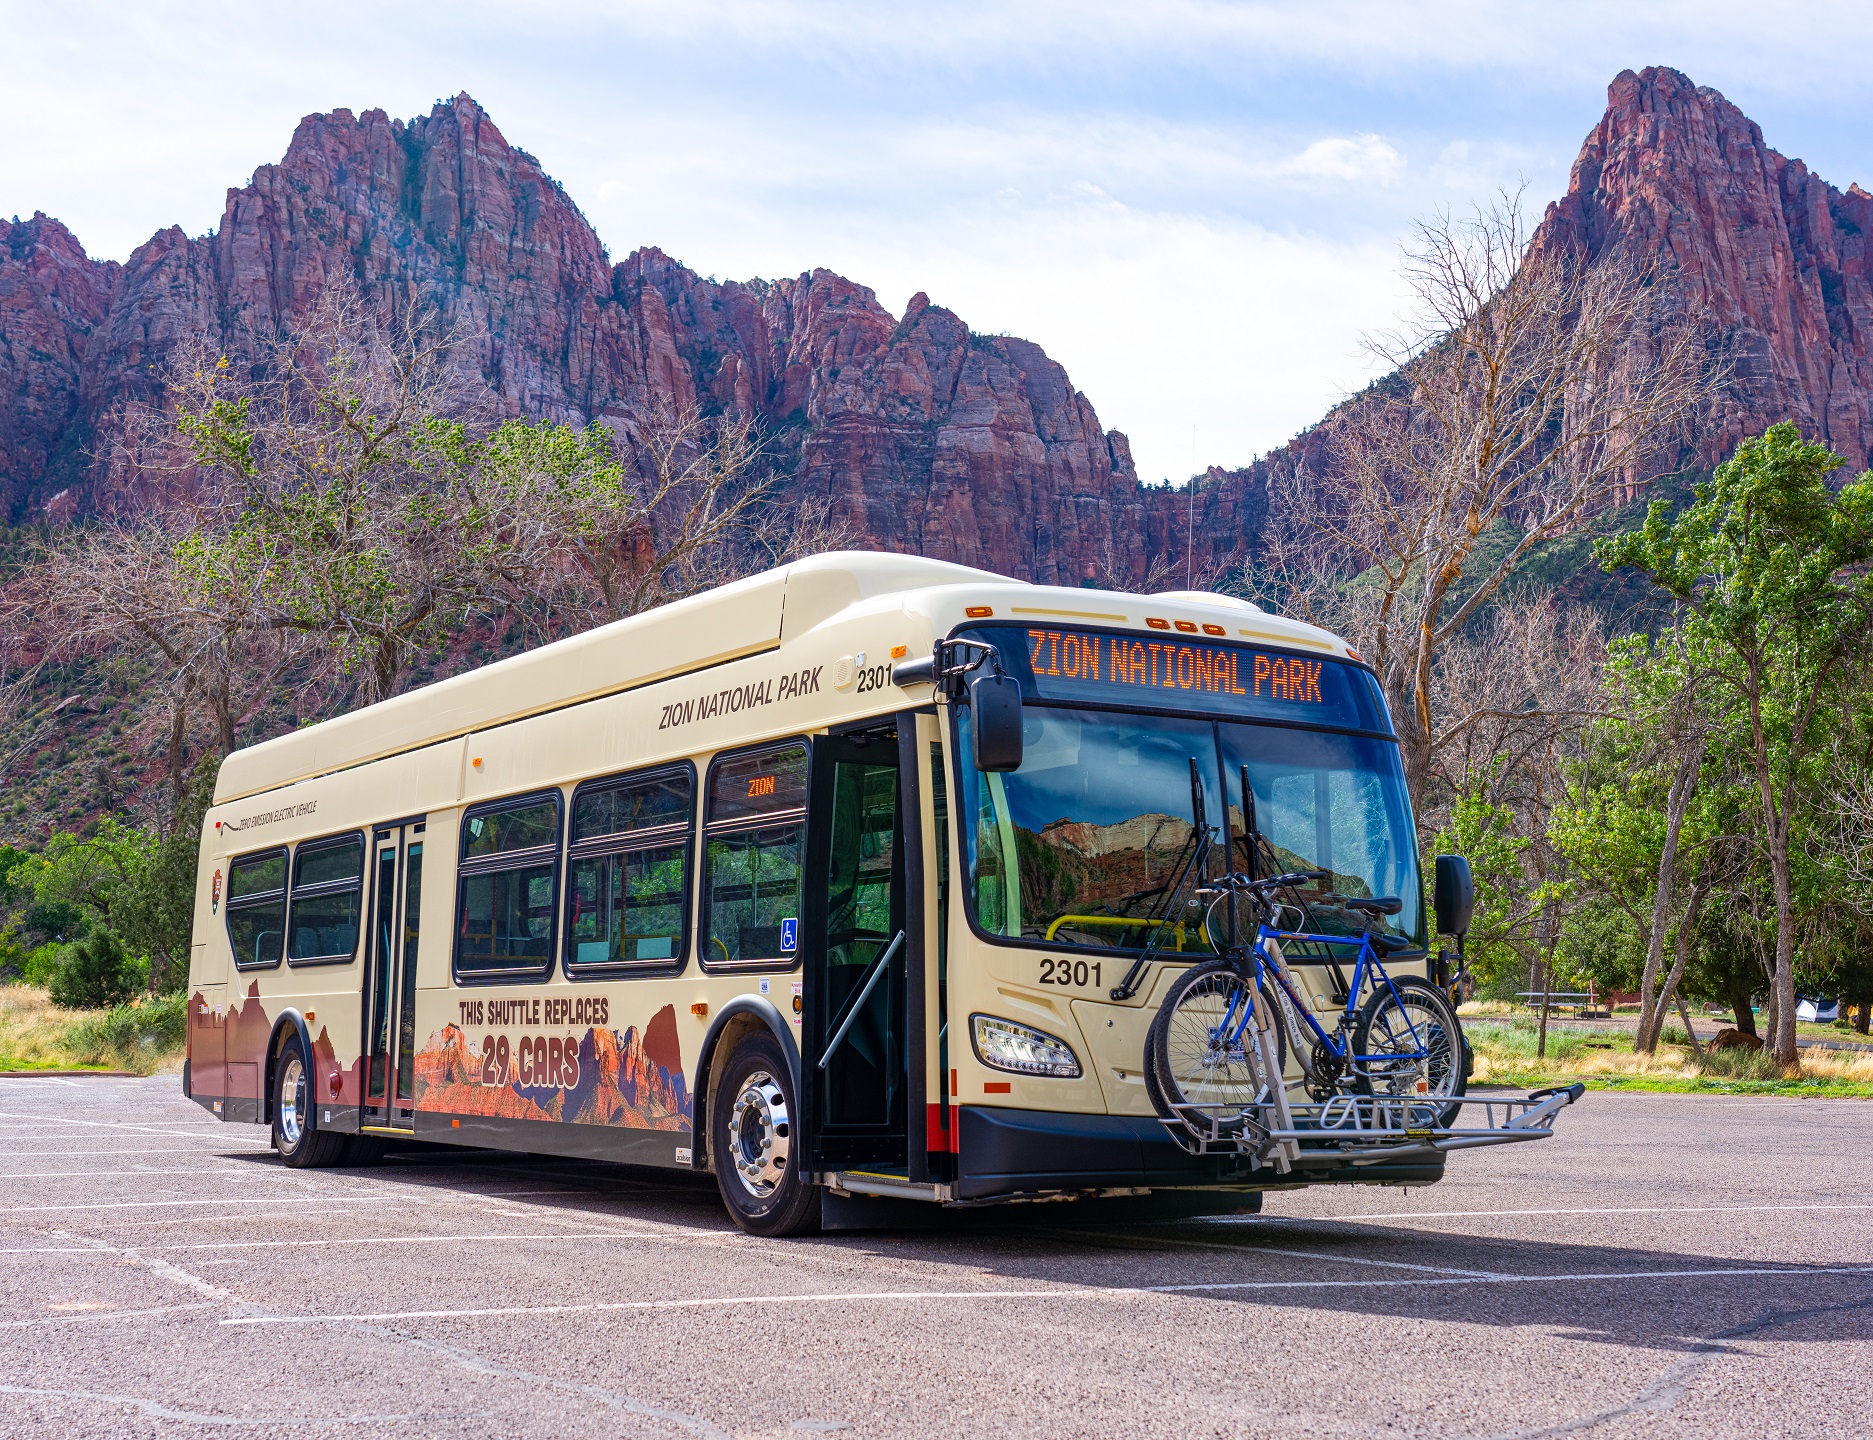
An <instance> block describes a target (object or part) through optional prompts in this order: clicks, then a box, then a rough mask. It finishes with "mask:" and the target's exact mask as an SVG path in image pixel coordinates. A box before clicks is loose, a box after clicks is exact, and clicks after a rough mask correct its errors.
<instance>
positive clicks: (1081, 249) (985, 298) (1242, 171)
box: [0, 0, 1873, 483]
mask: <svg viewBox="0 0 1873 1440" xmlns="http://www.w3.org/2000/svg"><path fill="white" fill-rule="evenodd" d="M1771 20H1773V23H1772V24H1771V23H1769V22H1770V21H1771ZM1869 60H1873V11H1869V10H1867V9H1866V8H1865V7H1854V6H1850V5H1845V4H1841V5H1834V4H1809V5H1797V6H1787V7H1783V8H1780V9H1777V10H1775V11H1773V12H1772V11H1769V10H1765V9H1764V8H1763V7H1761V6H1760V5H1758V4H1750V5H1741V4H1733V3H1728V0H1705V3H1695V4H1693V3H1681V0H1654V3H1651V4H1647V5H1643V6H1640V5H1634V4H1632V3H1630V0H1624V3H1601V0H1570V3H1568V4H1566V5H1525V4H1505V3H1496V4H1468V3H1447V4H1413V3H1408V0H1392V3H1365V0H1341V3H1328V4H1323V3H1311V4H1268V3H1199V0H1161V3H1143V0H1072V3H1052V0H1035V3H1025V4H1024V3H1018V0H1003V3H988V4H979V5H978V4H940V3H928V4H924V5H920V6H917V7H909V6H883V5H877V4H865V3H858V4H847V3H844V0H813V3H796V0H767V3H758V4H744V3H734V0H694V3H682V0H655V3H631V0H615V3H610V4H599V3H591V0H558V3H554V4H551V5H541V6H536V5H531V4H526V3H519V0H504V3H500V4H484V3H480V0H457V3H455V4H453V5H450V6H446V7H435V6H425V7H420V8H419V7H415V6H409V5H396V4H389V5H387V4H383V3H381V0H380V3H377V4H354V3H351V0H324V3H321V4H319V5H317V6H285V5H278V4H270V3H261V0H246V3H219V0H189V3H185V4H173V3H166V0H140V3H134V4H107V3H85V0H62V3H60V4H58V5H48V4H44V3H43V0H41V3H21V0H0V75H3V76H4V80H0V215H9V214H18V215H21V216H25V215H30V214H31V213H33V212H34V211H36V210H42V211H44V212H46V213H47V214H50V215H54V216H56V217H57V218H59V219H60V220H62V221H64V222H65V223H66V224H67V225H68V226H69V227H70V228H71V229H72V230H73V232H74V233H75V234H76V235H77V236H78V238H79V239H80V240H81V241H82V242H83V243H84V245H85V247H86V249H87V250H88V251H89V253H91V254H92V255H95V256H98V257H101V258H109V259H120V260H121V259H124V258H126V257H127V256H128V255H129V254H130V252H131V251H132V250H133V249H134V248H135V247H136V246H138V245H139V244H141V243H143V242H144V241H145V240H147V239H148V238H149V237H150V236H151V234H153V233H154V232H155V231H157V230H159V229H161V228H163V227H165V226H169V225H180V226H181V227H182V228H183V229H184V230H185V231H187V232H188V233H190V234H203V233H206V232H208V231H210V230H212V229H213V228H214V227H215V226H216V225H217V224H218V222H219V219H220V216H221V211H222V206H223V203H224V199H225V195H226V191H227V189H228V188H229V187H230V186H238V185H241V184H243V183H245V181H246V180H247V178H248V176H249V175H250V174H251V173H252V171H253V170H254V168H255V167H256V166H257V165H261V164H265V163H270V162H272V161H275V160H277V159H278V158H279V157H280V155H281V154H282V153H283V152H284V150H285V147H286V143H287V141H288V139H289V138H290V137H291V134H292V131H293V127H294V125H295V124H296V123H297V121H298V119H299V117H300V116H302V115H304V114H307V113H310V112H313V111H325V110H332V109H337V108H340V107H343V108H347V109H350V110H352V111H354V112H356V111H362V110H365V109H370V108H381V109H383V110H386V111H388V112H389V113H390V114H391V115H392V116H395V117H403V118H407V117H409V116H413V115H417V114H422V113H425V112H427V110H428V109H429V108H430V106H431V105H432V104H434V103H435V102H436V101H437V100H438V99H440V98H442V97H445V96H450V95H453V94H455V93H457V92H458V91H463V90H466V91H467V92H468V93H469V94H471V95H472V96H474V98H475V99H476V100H477V101H479V102H480V103H481V105H482V106H483V107H484V108H485V109H486V110H487V111H488V112H489V114H490V115H491V116H492V118H493V119H494V122H495V123H496V125H497V126H498V127H499V128H500V129H501V131H502V133H503V134H504V135H506V137H507V138H508V140H509V142H510V143H512V144H515V145H518V146H520V147H521V148H523V149H525V150H527V151H529V152H530V153H532V154H533V155H535V156H537V157H538V158H539V160H540V161H541V163H542V164H543V165H544V166H545V168H546V170H547V171H548V172H549V173H550V174H552V175H553V176H554V177H555V178H556V179H558V180H559V181H560V182H561V183H562V184H563V185H564V186H565V187H566V190H567V192H568V193H569V194H570V195H571V196H572V198H573V200H574V201H575V202H576V203H577V204H578V205H579V207H580V208H581V209H582V210H583V211H584V213H585V215H586V217H587V218H588V219H589V220H591V222H592V223H593V225H594V226H595V227H596V229H597V231H598V233H599V235H600V237H601V238H602V239H603V240H604V242H605V243H606V245H607V246H608V247H609V248H610V251H611V254H612V256H613V258H614V259H619V258H622V257H623V256H624V255H626V254H628V253H629V252H630V251H632V250H634V249H636V248H638V247H639V246H645V245H655V246H658V247H659V248H661V249H663V250H664V251H665V252H667V253H669V254H670V255H673V256H675V257H676V258H677V259H679V260H681V261H683V262H684V263H685V264H687V265H689V266H690V267H691V268H692V269H695V270H697V271H699V272H700V273H702V274H705V275H714V276H716V277H718V278H720V279H724V280H726V279H731V278H733V279H746V278H749V277H753V276H762V277H765V278H769V279H773V278H777V277H780V276H786V275H795V274H800V273H802V272H804V271H806V270H809V269H812V268H815V267H826V268H829V269H832V270H836V271H838V272H840V273H841V274H844V275H846V276H849V277H850V278H851V279H853V280H856V281H858V282H859V283H861V284H864V285H869V286H870V287H871V288H872V289H873V290H874V291H875V292H876V293H877V296H878V299H879V300H880V302H881V303H882V304H884V305H885V306H886V307H887V308H889V309H890V310H892V311H893V313H902V311H903V309H904V306H905V304H906V303H907V302H908V300H909V299H910V297H911V296H912V295H913V294H914V293H916V292H917V291H919V290H921V291H924V292H926V293H927V294H928V295H929V296H930V298H931V299H932V301H934V302H935V303H937V304H939V305H944V306H947V307H948V308H950V309H951V310H954V311H955V312H956V313H957V314H958V315H960V316H961V317H962V318H963V319H964V321H965V322H967V323H968V325H969V326H970V327H971V328H972V329H974V330H976V331H980V332H986V333H1007V334H1013V335H1020V336H1024V337H1026V338H1028V339H1030V340H1033V341H1035V342H1037V343H1038V344H1040V345H1041V346H1042V347H1043V348H1045V349H1046V351H1047V352H1048V354H1050V355H1052V356H1053V357H1054V358H1055V359H1056V360H1058V361H1060V362H1061V364H1063V365H1064V366H1065V367H1066V370H1067V373H1068V374H1069V375H1070V376H1071V377H1072V379H1073V382H1074V384H1075V385H1076V386H1077V387H1078V388H1079V389H1080V390H1081V391H1082V392H1083V393H1084V394H1085V395H1086V396H1087V397H1088V399H1090V400H1091V401H1092V403H1093V406H1094V408H1095V409H1096V410H1097V412H1098V414H1099V418H1100V420H1101V422H1102V423H1103V424H1104V425H1105V426H1106V427H1107V428H1109V429H1118V430H1123V431H1125V432H1126V433H1127V434H1128V435H1129V437H1130V438H1131V442H1132V448H1133V453H1134V455H1135V457H1136V459H1137V461H1138V470H1139V474H1140V476H1141V477H1142V478H1144V479H1146V480H1151V481H1155V480H1158V479H1163V478H1170V479H1172V480H1174V481H1176V482H1177V483H1182V481H1183V480H1184V479H1185V478H1186V477H1187V476H1189V475H1190V474H1192V473H1193V472H1196V471H1200V470H1201V469H1203V468H1204V467H1205V466H1208V465H1213V464H1214V465H1223V466H1232V465H1240V464H1243V463H1245V462H1247V461H1248V460H1250V459H1252V458H1253V457H1254V456H1255V455H1257V454H1260V453H1263V452H1265V451H1267V450H1269V449H1271V448H1273V447H1275V446H1277V445H1280V444H1281V443H1283V442H1284V441H1286V440H1287V439H1288V438H1289V437H1290V436H1291V435H1293V434H1294V433H1295V432H1297V431H1298V430H1300V429H1302V428H1303V427H1305V426H1306V425H1308V424H1310V423H1312V422H1313V421H1314V420H1316V419H1318V418H1319V417H1320V416H1321V415H1322V414H1323V413H1324V412H1325V411H1326V410H1327V409H1328V408H1329V407H1330V406H1331V405H1333V404H1334V403H1335V402H1336V401H1338V400H1339V399H1341V398H1343V397H1344V396H1345V395H1346V394H1348V393H1350V392H1351V391H1354V390H1357V389H1358V388H1360V386H1362V385H1363V384H1364V383H1365V382H1366V381H1367V380H1368V379H1369V378H1371V375H1372V373H1373V366H1372V362H1371V361H1370V359H1369V358H1368V356H1367V354H1366V352H1365V350H1364V348H1363V345H1362V339H1363V337H1364V336H1365V335H1367V334H1370V333H1374V332H1378V331H1383V330H1386V329H1389V328H1391V327H1393V326H1394V325H1396V324H1398V323H1399V322H1400V321H1401V320H1402V319H1403V318H1404V311H1405V307H1406V297H1405V295H1404V292H1403V288H1402V286H1401V284H1400V282H1399V279H1398V266H1399V261H1400V257H1401V254H1402V250H1403V247H1404V246H1405V245H1407V244H1408V243H1409V238H1410V233H1411V227H1412V224H1413V221H1414V220H1415V219H1418V218H1420V217H1424V216H1427V215H1430V214H1432V213H1435V212H1437V211H1439V210H1443V209H1449V210H1453V211H1457V212H1462V211H1464V210H1466V209H1468V208H1470V207H1473V206H1475V205H1477V204H1479V203H1487V202H1488V201H1489V200H1490V199H1491V198H1492V197H1493V196H1494V195H1496V194H1497V193H1499V192H1500V191H1503V190H1505V189H1506V190H1510V191H1514V190H1516V189H1518V188H1522V187H1525V188H1523V193H1524V194H1525V196H1526V203H1527V204H1528V205H1529V208H1530V209H1531V211H1532V212H1533V213H1534V214H1535V216H1536V217H1537V218H1538V215H1539V211H1540V209H1541V208H1542V207H1543V206H1545V205H1546V204H1547V202H1548V201H1549V200H1551V199H1554V198H1556V197H1558V196H1559V195H1561V194H1562V193H1563V192H1564V191H1565V189H1566V186H1567V178H1568V170H1569V167H1570V166H1571V164H1572V162H1573V159H1574V156H1575V155H1576V153H1577V152H1578V151H1579V148H1580V144H1581V142H1582V140H1583V139H1584V138H1585V136H1586V134H1587V132H1588V131H1589V130H1590V129H1591V128H1592V127H1593V125H1594V124H1595V123H1596V122H1597V121H1598V119H1599V117H1600V115H1601V113H1602V111H1603V110H1604V108H1605V101H1606V85H1607V82H1608V81H1610V80H1611V79H1612V78H1613V76H1615V75H1616V74H1617V73H1618V72H1619V71H1620V70H1622V69H1627V68H1631V69H1639V68H1642V67H1644V66H1646V65H1652V64H1660V65H1671V66H1675V67H1676V68H1678V69H1680V70H1682V71H1684V72H1685V73H1686V74H1687V75H1689V76H1690V77H1691V78H1692V79H1693V80H1694V81H1696V82H1697V83H1698V84H1701V85H1709V86H1714V87H1715V88H1717V89H1718V90H1721V91H1722V92H1723V93H1724V94H1725V95H1727V96H1728V97H1729V98H1730V99H1731V100H1732V101H1734V102H1735V103H1736V104H1737V105H1739V106H1740V107H1741V108H1742V109H1743V110H1744V112H1745V113H1747V114H1748V115H1749V116H1750V117H1751V118H1752V119H1754V120H1755V121H1757V123H1758V124H1760V125H1761V126H1762V128H1763V131H1764V134H1765V138H1766V139H1767V141H1768V143H1769V144H1770V145H1772V146H1773V147H1775V148H1776V149H1778V150H1780V151H1782V152H1783V153H1784V154H1787V155H1792V156H1798V157H1800V158H1802V159H1804V160H1806V161H1807V162H1808V164H1809V166H1810V168H1811V169H1813V170H1814V171H1816V172H1817V173H1818V174H1820V175H1821V176H1822V177H1823V178H1825V179H1827V180H1829V181H1831V182H1832V183H1834V184H1835V185H1837V186H1839V187H1841V188H1845V187H1846V185H1847V184H1848V183H1849V182H1851V181H1856V180H1857V181H1859V182H1861V183H1862V184H1865V185H1868V186H1869V187H1870V188H1873V153H1870V152H1873V139H1869V131H1868V128H1867V126H1866V124H1865V120H1864V115H1863V113H1862V112H1863V110H1864V91H1863V89H1862V87H1861V84H1860V83H1859V82H1856V81H1854V80H1853V79H1852V77H1853V76H1854V75H1856V74H1864V73H1865V72H1866V69H1867V64H1868V61H1869Z"/></svg>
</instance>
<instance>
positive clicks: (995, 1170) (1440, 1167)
mask: <svg viewBox="0 0 1873 1440" xmlns="http://www.w3.org/2000/svg"><path fill="white" fill-rule="evenodd" d="M957 1115H958V1126H959V1128H958V1130H957V1141H958V1156H957V1160H958V1174H957V1179H956V1182H955V1187H954V1191H953V1194H954V1196H955V1198H956V1199H957V1200H960V1201H972V1200H973V1201H985V1200H1014V1199H1020V1198H1023V1197H1026V1196H1035V1197H1040V1196H1047V1195H1062V1194H1066V1195H1072V1194H1080V1195H1083V1194H1087V1193H1089V1192H1090V1193H1097V1192H1101V1191H1106V1192H1110V1191H1123V1190H1131V1191H1138V1190H1178V1189H1213V1188H1216V1187H1219V1186H1220V1187H1227V1188H1230V1189H1242V1190H1261V1189H1268V1188H1279V1187H1284V1186H1290V1185H1293V1184H1295V1183H1296V1182H1297V1181H1299V1182H1302V1183H1319V1182H1320V1181H1322V1180H1325V1181H1328V1182H1329V1183H1331V1182H1333V1181H1352V1182H1356V1183H1360V1184H1366V1185H1429V1184H1431V1183H1433V1182H1434V1181H1437V1180H1441V1179H1442V1178H1443V1175H1444V1161H1443V1157H1442V1156H1441V1155H1439V1156H1436V1157H1435V1158H1426V1159H1423V1160H1414V1161H1413V1162H1412V1163H1401V1164H1395V1165H1384V1164H1381V1165H1367V1166H1364V1167H1362V1168H1361V1169H1359V1170H1357V1171H1351V1172H1345V1173H1341V1172H1332V1173H1329V1174H1323V1175H1319V1176H1315V1175H1307V1176H1280V1177H1277V1176H1276V1175H1275V1174H1274V1173H1273V1172H1272V1171H1271V1170H1267V1169H1264V1170H1260V1171H1257V1172H1255V1175H1254V1178H1250V1172H1249V1170H1248V1168H1247V1167H1246V1165H1244V1164H1243V1163H1242V1162H1241V1161H1240V1159H1239V1158H1237V1157H1228V1156H1195V1155H1190V1154H1187V1153H1185V1151H1184V1150H1183V1149H1181V1148H1180V1147H1179V1146H1178V1145H1177V1143H1176V1142H1175V1141H1174V1140H1172V1139H1171V1137H1170V1134H1169V1132H1168V1131H1167V1130H1166V1129H1165V1128H1164V1125H1163V1123H1162V1122H1161V1121H1159V1120H1158V1119H1157V1118H1156V1117H1154V1116H1150V1115H1077V1114H1069V1113H1066V1112H1063V1111H1055V1110H1010V1109H1003V1108H1001V1107H999V1106H988V1105H964V1106H959V1107H958V1110H957Z"/></svg>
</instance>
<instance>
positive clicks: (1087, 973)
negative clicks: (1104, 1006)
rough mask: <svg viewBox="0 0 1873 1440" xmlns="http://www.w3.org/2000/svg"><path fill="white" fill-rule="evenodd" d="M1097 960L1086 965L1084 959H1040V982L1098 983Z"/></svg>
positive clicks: (1062, 983)
mask: <svg viewBox="0 0 1873 1440" xmlns="http://www.w3.org/2000/svg"><path fill="white" fill-rule="evenodd" d="M1099 970H1100V964H1099V961H1097V960H1095V961H1093V962H1092V964H1090V965H1088V964H1087V963H1086V962H1085V961H1084V960H1042V961H1041V984H1043V985H1097V984H1098V983H1099Z"/></svg>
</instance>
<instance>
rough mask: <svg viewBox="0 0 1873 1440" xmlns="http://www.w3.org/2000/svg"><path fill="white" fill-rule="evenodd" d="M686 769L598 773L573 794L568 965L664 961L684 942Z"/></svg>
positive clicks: (689, 808)
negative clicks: (618, 775) (613, 775)
mask: <svg viewBox="0 0 1873 1440" xmlns="http://www.w3.org/2000/svg"><path fill="white" fill-rule="evenodd" d="M693 788H694V781H693V778H692V775H691V772H690V770H689V769H688V768H687V767H685V768H684V769H681V770H664V771H661V772H659V773H657V774H654V775H638V776H632V777H630V778H627V779H619V780H601V781H597V782H592V783H588V784H585V785H582V786H580V787H579V789H578V791H577V793H576V794H574V796H573V798H572V835H571V848H570V850H569V852H568V854H569V857H570V859H569V862H568V863H569V867H570V868H569V871H568V874H567V879H566V957H565V958H566V968H567V970H568V971H569V972H580V973H584V972H586V971H587V970H588V969H592V968H595V967H598V966H606V967H612V966H631V967H640V966H641V967H646V968H656V969H660V970H669V969H670V968H672V967H673V966H674V967H681V965H682V964H683V961H684V958H685V955H686V954H687V951H688V945H687V943H686V942H687V939H688V936H687V933H686V931H687V926H686V923H685V922H686V921H687V918H688V915H689V857H690V824H691V816H692V813H693Z"/></svg>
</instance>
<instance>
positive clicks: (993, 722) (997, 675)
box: [969, 668, 1021, 771]
mask: <svg viewBox="0 0 1873 1440" xmlns="http://www.w3.org/2000/svg"><path fill="white" fill-rule="evenodd" d="M969 713H970V716H971V722H970V723H971V739H972V741H973V748H974V750H975V760H976V769H978V770H985V771H986V770H1002V771H1007V770H1019V769H1020V768H1021V686H1020V685H1019V683H1017V682H1016V680H1015V679H1014V677H1013V676H1011V675H1004V674H1002V673H1001V671H1000V670H991V669H986V668H985V669H982V670H978V671H977V672H976V673H975V674H974V675H973V676H971V677H970V680H969Z"/></svg>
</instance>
